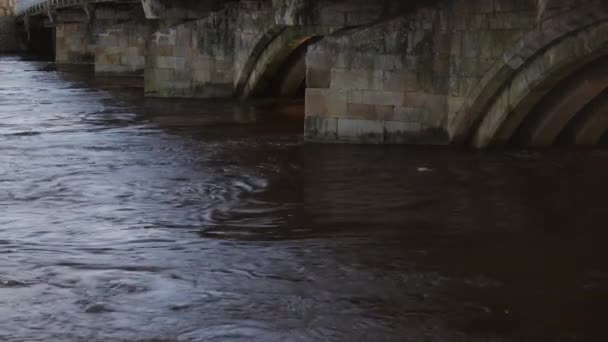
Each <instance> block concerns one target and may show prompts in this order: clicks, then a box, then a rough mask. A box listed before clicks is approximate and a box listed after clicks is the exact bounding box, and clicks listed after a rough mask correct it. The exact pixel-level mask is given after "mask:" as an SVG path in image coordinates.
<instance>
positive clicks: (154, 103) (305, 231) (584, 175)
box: [0, 56, 608, 341]
mask: <svg viewBox="0 0 608 342" xmlns="http://www.w3.org/2000/svg"><path fill="white" fill-rule="evenodd" d="M140 83H141V82H140V81H133V80H128V79H95V78H94V77H93V76H92V75H91V74H90V73H86V72H74V71H71V72H58V71H53V70H52V68H48V65H47V63H43V62H35V61H29V60H25V59H23V58H20V57H15V56H3V57H2V56H0V341H605V340H606V335H607V334H606V330H608V325H607V324H606V317H607V315H606V307H608V248H607V247H606V246H607V245H608V231H607V228H608V210H607V209H608V208H607V206H606V198H607V197H608V179H607V172H608V150H606V149H596V150H592V151H588V150H564V149H560V150H555V149H554V150H549V151H546V152H539V151H525V150H504V151H492V152H475V151H468V150H455V149H449V148H421V147H419V148H415V147H403V146H393V147H384V146H342V145H312V144H303V143H302V134H301V132H302V126H303V123H302V119H301V116H300V115H299V113H301V110H302V104H301V103H298V102H290V103H284V104H281V105H271V104H269V103H257V104H255V105H245V104H241V105H238V104H235V103H230V102H220V101H167V100H150V99H144V98H143V96H142V93H143V91H142V89H141V87H140V86H141V84H140Z"/></svg>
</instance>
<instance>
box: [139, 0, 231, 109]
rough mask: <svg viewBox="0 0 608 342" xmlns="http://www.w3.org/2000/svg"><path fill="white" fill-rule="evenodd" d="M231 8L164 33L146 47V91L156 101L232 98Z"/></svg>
mask: <svg viewBox="0 0 608 342" xmlns="http://www.w3.org/2000/svg"><path fill="white" fill-rule="evenodd" d="M235 23H236V20H235V15H234V13H233V8H231V7H229V8H227V9H225V10H223V11H220V12H216V13H213V14H211V15H210V16H209V17H207V18H205V19H201V20H198V21H196V22H190V23H186V24H183V25H179V26H176V27H172V28H168V29H163V30H160V31H157V32H155V33H154V34H153V35H152V38H151V40H150V41H149V44H148V51H147V60H146V69H145V91H146V95H147V96H159V97H206V98H213V97H231V96H232V95H233V80H234V32H235Z"/></svg>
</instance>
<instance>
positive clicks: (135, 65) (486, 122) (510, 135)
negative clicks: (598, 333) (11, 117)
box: [0, 0, 608, 148]
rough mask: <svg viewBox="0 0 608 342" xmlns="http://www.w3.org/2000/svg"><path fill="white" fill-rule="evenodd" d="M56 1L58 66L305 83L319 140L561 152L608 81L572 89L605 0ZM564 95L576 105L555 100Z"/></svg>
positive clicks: (584, 79)
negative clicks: (563, 140) (514, 146)
mask: <svg viewBox="0 0 608 342" xmlns="http://www.w3.org/2000/svg"><path fill="white" fill-rule="evenodd" d="M0 1H2V0H0ZM43 2H44V1H43ZM53 4H61V5H57V6H59V7H57V8H52V9H51V8H49V7H44V6H39V7H34V8H33V9H31V11H29V12H27V11H26V12H25V13H26V15H27V16H36V17H37V18H45V16H48V19H49V20H50V21H51V24H52V26H55V27H56V50H57V51H56V55H57V62H58V63H93V62H94V63H95V70H96V72H97V73H99V74H114V75H121V74H141V73H142V71H143V75H144V78H145V94H146V96H151V97H182V98H213V97H234V98H239V99H248V98H255V97H288V96H292V95H293V94H295V93H298V92H300V91H301V89H302V84H305V88H306V91H305V99H304V101H305V113H304V115H305V128H304V137H305V140H306V141H313V142H340V143H374V144H404V143H405V144H469V145H473V146H475V147H479V148H485V147H490V146H496V145H500V144H503V143H509V142H512V141H513V140H515V138H516V137H521V136H522V135H525V134H526V132H525V131H526V130H527V129H529V128H530V127H536V128H537V129H535V132H536V133H534V136H533V137H532V138H531V139H530V137H529V139H527V140H529V142H528V143H529V144H532V145H535V146H541V145H549V144H552V143H553V142H554V141H557V140H559V139H558V138H559V136H560V134H562V133H563V132H564V131H565V130H566V129H567V128H568V127H572V124H571V123H572V122H574V121H576V120H578V118H580V117H581V115H583V114H582V113H586V112H589V109H588V108H587V107H588V106H589V105H590V104H591V103H597V102H598V101H597V99H598V98H599V97H602V96H605V94H606V92H605V91H604V90H605V89H606V88H605V84H608V76H605V73H597V74H596V75H594V76H593V80H591V78H590V77H588V76H585V75H582V76H580V77H579V78H578V81H577V82H578V83H577V84H578V85H576V84H573V85H567V84H564V83H563V82H562V81H563V80H564V79H568V78H571V77H573V76H572V75H573V74H576V73H577V71H578V70H582V69H583V68H584V67H585V66H586V65H590V63H592V62H593V61H594V60H597V59H598V58H603V57H606V56H608V39H607V37H608V34H606V30H608V2H606V1H604V0H577V1H572V0H546V1H543V2H537V1H532V0H530V1H519V0H493V1H475V0H436V1H411V2H410V1H407V2H404V1H402V0H378V1H374V2H370V1H368V0H342V1H331V0H315V1H312V0H273V1H269V0H252V1H238V0H233V1H219V0H181V1H179V2H176V1H169V0H145V1H143V2H142V1H139V0H121V1H116V2H114V1H111V0H104V1H101V0H99V1H95V0H87V1H85V0H69V1H68V0H65V1H63V0H62V1H54V2H53ZM61 6H63V7H61ZM70 6H71V7H70ZM68 7H70V8H71V9H69V8H68ZM78 8H80V14H75V13H74V12H78V11H79V10H78ZM83 8H84V11H82V9H83ZM70 11H72V12H70ZM70 13H71V14H70ZM92 13H93V14H92ZM79 18H80V19H79ZM45 20H46V19H45ZM590 68H592V69H593V67H590ZM575 78H576V77H575ZM575 78H572V79H575ZM588 81H590V82H592V83H593V85H592V86H586V85H587V84H588V83H589V82H588ZM568 87H572V89H570V90H568V89H567V88H568ZM560 88H563V89H564V90H563V91H566V90H568V94H570V95H572V96H571V97H570V98H563V99H558V100H556V101H554V102H550V101H549V100H547V96H550V94H559V93H560V91H559V89H560ZM583 97H584V101H583V100H581V99H582V98H583ZM543 103H544V104H545V105H544V106H543V105H542V104H543ZM604 107H605V106H603V105H602V106H599V107H598V108H604ZM537 111H542V112H543V113H542V114H544V115H545V116H542V115H541V116H538V115H535V114H534V113H535V112H537ZM593 113H594V114H593V115H591V116H592V117H594V118H595V117H596V116H597V115H600V114H598V110H595V111H594V112H593ZM534 116H537V117H542V118H543V119H542V120H540V121H537V122H536V124H537V125H536V126H534V125H532V126H530V124H531V122H533V121H534V118H533V117H534ZM590 120H591V119H590ZM589 122H600V123H602V124H601V125H599V126H598V127H595V128H594V129H593V132H592V133H584V132H591V131H590V129H589V128H585V129H581V131H580V132H581V133H580V134H579V136H580V137H577V138H576V139H577V140H581V139H583V136H586V138H584V139H585V141H597V139H598V137H599V136H601V135H602V134H603V133H602V132H600V131H599V130H602V131H604V130H605V129H604V128H603V121H602V120H600V119H599V118H598V119H593V120H591V121H589ZM528 133H530V132H528ZM587 136H588V137H587Z"/></svg>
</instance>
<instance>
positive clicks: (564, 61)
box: [472, 21, 608, 148]
mask: <svg viewBox="0 0 608 342" xmlns="http://www.w3.org/2000/svg"><path fill="white" fill-rule="evenodd" d="M607 54H608V21H605V22H601V23H598V24H597V25H594V26H591V27H588V28H586V29H583V30H582V31H579V32H577V33H575V34H572V35H570V36H568V37H565V38H564V39H562V40H560V41H559V42H558V43H556V44H554V45H552V46H550V47H548V48H546V49H545V50H543V51H542V52H541V53H540V54H538V55H536V56H535V57H534V58H532V60H531V61H527V62H526V63H525V64H524V65H523V67H522V68H521V69H520V70H518V71H517V72H516V74H515V75H514V76H513V78H511V79H510V80H509V81H507V82H506V83H505V85H504V86H503V88H502V89H501V90H500V91H499V92H498V94H497V95H496V96H495V98H494V99H493V101H492V102H491V103H490V106H489V107H487V108H488V109H487V112H486V114H485V116H484V117H483V119H482V120H481V122H480V124H479V126H478V127H477V128H476V130H475V132H474V135H473V141H472V143H473V145H474V146H475V147H478V148H485V147H488V146H491V145H496V144H500V143H502V142H506V141H508V140H509V139H510V137H511V136H512V135H513V133H514V131H515V130H516V129H517V128H518V127H519V125H520V124H521V122H522V120H524V118H525V117H526V116H527V115H528V114H529V113H530V112H531V111H532V110H533V109H534V108H535V106H536V105H537V104H538V103H540V101H541V100H542V99H543V98H544V97H545V95H546V94H547V93H548V92H549V91H550V90H551V89H553V88H554V86H555V85H557V84H558V83H559V82H560V81H561V80H563V79H564V78H566V77H567V76H569V75H571V74H572V73H573V72H574V71H576V70H577V69H579V68H580V67H581V66H584V65H587V64H589V63H591V62H593V61H594V60H596V59H597V58H599V57H601V56H605V55H607Z"/></svg>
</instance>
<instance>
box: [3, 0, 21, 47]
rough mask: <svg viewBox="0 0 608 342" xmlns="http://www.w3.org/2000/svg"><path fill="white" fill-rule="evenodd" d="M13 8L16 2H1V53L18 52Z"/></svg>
mask: <svg viewBox="0 0 608 342" xmlns="http://www.w3.org/2000/svg"><path fill="white" fill-rule="evenodd" d="M13 6H14V2H13V1H11V0H0V52H14V51H17V50H18V45H17V32H16V24H15V18H14V17H13Z"/></svg>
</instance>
